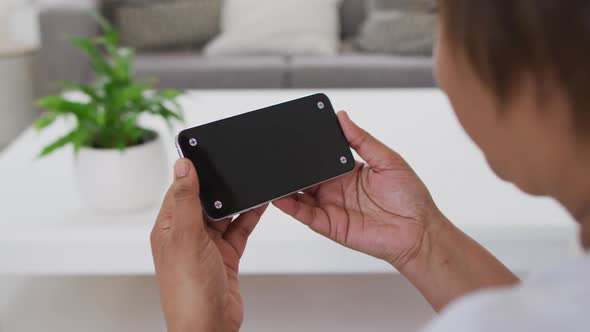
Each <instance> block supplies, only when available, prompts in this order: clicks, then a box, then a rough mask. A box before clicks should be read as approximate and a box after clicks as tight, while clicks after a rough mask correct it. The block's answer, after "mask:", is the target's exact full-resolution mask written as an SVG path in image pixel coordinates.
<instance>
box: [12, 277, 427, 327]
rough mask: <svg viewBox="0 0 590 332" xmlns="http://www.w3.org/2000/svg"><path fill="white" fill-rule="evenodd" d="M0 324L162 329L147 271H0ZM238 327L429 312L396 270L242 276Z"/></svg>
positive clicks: (324, 323)
mask: <svg viewBox="0 0 590 332" xmlns="http://www.w3.org/2000/svg"><path fill="white" fill-rule="evenodd" d="M0 285H1V286H0V290H1V292H0V294H2V297H1V299H0V305H1V307H0V309H1V312H0V321H1V324H2V325H1V326H2V329H1V331H46V332H53V331H55V332H58V331H59V332H68V331H90V332H93V331H97V332H98V331H101V332H103V331H113V332H116V331H145V332H151V331H154V332H155V331H164V330H165V328H164V322H163V318H162V315H161V312H160V308H159V304H158V293H157V288H156V285H155V280H154V278H153V277H26V278H25V277H3V278H0ZM242 287H243V295H244V299H245V305H246V321H245V323H244V326H243V328H242V331H243V332H254V331H257V332H266V331H268V332H270V331H282V332H295V331H339V332H352V331H370V332H381V331H388V332H392V331H416V330H418V329H419V327H420V326H422V325H423V324H424V322H426V321H428V320H429V319H430V318H431V317H433V315H434V314H433V312H432V310H431V309H430V307H429V306H428V305H427V303H425V301H424V300H423V299H422V298H421V296H420V295H419V294H418V292H417V291H416V290H414V289H413V287H411V285H410V284H408V283H407V281H406V280H405V279H403V278H402V277H401V276H399V275H393V274H392V275H361V276H355V275H348V276H254V277H253V276H249V277H244V278H243V279H242Z"/></svg>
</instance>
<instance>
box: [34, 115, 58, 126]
mask: <svg viewBox="0 0 590 332" xmlns="http://www.w3.org/2000/svg"><path fill="white" fill-rule="evenodd" d="M58 116H59V113H56V112H46V113H45V114H43V116H41V117H40V118H39V119H37V121H35V128H37V130H41V129H45V128H47V127H49V126H51V125H52V124H53V123H54V122H55V119H57V117H58Z"/></svg>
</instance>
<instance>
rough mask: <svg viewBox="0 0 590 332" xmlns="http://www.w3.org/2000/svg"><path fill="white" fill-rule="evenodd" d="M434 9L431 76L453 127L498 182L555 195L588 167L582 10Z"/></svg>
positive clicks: (468, 1) (586, 4) (480, 1)
mask: <svg viewBox="0 0 590 332" xmlns="http://www.w3.org/2000/svg"><path fill="white" fill-rule="evenodd" d="M438 10H439V13H440V22H441V24H440V27H441V28H440V36H439V45H438V47H437V52H436V53H437V69H436V75H437V78H438V80H439V84H440V86H441V88H442V89H443V90H444V91H445V92H446V93H447V95H448V96H449V99H450V101H451V103H452V104H453V107H454V109H455V112H456V113H457V116H458V118H459V120H460V122H461V124H462V125H463V126H464V127H465V129H466V131H467V132H468V134H469V135H470V136H471V137H472V138H473V139H474V141H475V142H476V143H477V144H478V145H479V146H480V148H481V149H482V150H483V152H484V154H485V156H486V158H487V159H488V162H489V163H490V165H491V166H492V168H493V169H494V170H495V172H496V173H497V174H498V175H499V176H500V177H502V178H503V179H506V180H508V181H510V182H513V183H515V184H516V185H518V186H519V187H520V188H521V189H523V190H525V191H527V192H529V193H532V194H539V195H547V194H550V195H555V190H557V189H555V188H556V187H558V186H559V181H563V180H564V176H565V177H567V176H568V174H564V173H567V172H570V171H572V169H571V167H575V166H574V165H583V164H584V163H586V162H588V159H590V156H589V155H588V153H586V152H588V151H590V150H588V149H589V148H588V147H589V146H590V144H589V142H590V135H589V134H587V133H590V1H588V0H570V1H563V0H518V1H515V0H438ZM585 158H586V159H585ZM586 166H588V165H586Z"/></svg>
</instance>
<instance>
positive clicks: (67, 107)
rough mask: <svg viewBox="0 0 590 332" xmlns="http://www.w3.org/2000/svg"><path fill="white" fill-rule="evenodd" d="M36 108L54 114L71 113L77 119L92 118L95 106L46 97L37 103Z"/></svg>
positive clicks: (58, 97) (61, 98)
mask: <svg viewBox="0 0 590 332" xmlns="http://www.w3.org/2000/svg"><path fill="white" fill-rule="evenodd" d="M37 106H39V107H42V108H45V109H47V110H50V111H54V112H56V113H62V114H63V113H71V114H74V115H76V117H78V118H79V119H88V118H92V115H93V113H94V112H95V110H96V106H95V105H94V104H92V103H89V104H85V103H78V102H73V101H69V100H67V99H65V98H63V97H61V96H48V97H44V98H41V99H40V100H39V101H37Z"/></svg>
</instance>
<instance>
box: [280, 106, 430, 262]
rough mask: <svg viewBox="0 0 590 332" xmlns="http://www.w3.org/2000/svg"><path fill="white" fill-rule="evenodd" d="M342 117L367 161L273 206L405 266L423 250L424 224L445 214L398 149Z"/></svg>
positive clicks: (341, 240) (348, 136)
mask: <svg viewBox="0 0 590 332" xmlns="http://www.w3.org/2000/svg"><path fill="white" fill-rule="evenodd" d="M338 119H339V120H340V124H341V125H342V129H343V130H344V134H345V136H346V139H347V140H348V142H349V144H350V145H351V147H352V148H353V149H355V150H356V151H357V152H358V154H359V155H360V156H361V158H363V159H364V160H365V162H366V164H363V163H357V165H356V167H355V169H354V171H353V172H352V173H350V174H347V175H345V176H342V177H340V178H338V179H336V180H333V181H330V182H327V183H324V184H321V185H318V186H316V187H314V188H312V189H310V190H306V191H305V192H304V193H303V194H296V195H293V196H289V197H287V198H283V199H280V200H277V201H276V202H274V203H273V204H274V205H275V206H276V207H277V208H279V209H280V210H282V211H283V212H285V213H287V214H289V215H291V216H293V217H294V218H295V219H297V220H299V221H301V222H302V223H304V224H306V225H308V226H309V227H310V228H311V229H313V230H314V231H316V232H318V233H319V234H321V235H324V236H326V237H328V238H330V239H332V240H334V241H337V242H338V243H340V244H342V245H345V246H347V247H349V248H352V249H355V250H358V251H361V252H364V253H367V254H369V255H372V256H374V257H377V258H381V259H384V260H386V261H388V262H389V263H391V264H393V265H394V266H395V267H396V268H398V269H401V268H403V267H404V266H405V265H406V264H407V263H408V262H410V261H411V260H412V259H413V258H414V257H415V256H416V255H417V254H418V253H419V251H420V250H421V247H422V244H423V242H425V241H424V237H425V236H426V231H425V230H426V228H427V227H428V226H429V225H430V224H431V223H432V222H434V220H438V218H439V217H441V216H442V215H441V213H440V212H439V210H438V208H437V207H436V205H435V204H434V202H433V200H432V197H431V196H430V193H429V192H428V190H427V189H426V187H425V186H424V184H423V183H422V181H421V180H420V179H419V178H418V176H417V175H416V173H414V171H413V170H412V169H411V168H410V166H408V164H407V163H406V162H405V161H404V160H403V159H402V158H401V157H400V156H399V155H398V154H397V153H396V152H394V151H392V150H391V149H389V148H388V147H387V146H385V145H384V144H383V143H381V142H379V141H378V140H377V139H375V138H374V137H373V136H371V135H370V134H368V133H367V132H366V131H364V130H363V129H361V128H359V127H358V126H357V125H356V124H355V123H353V122H352V121H351V120H350V118H349V117H348V115H347V114H346V113H345V112H340V113H338Z"/></svg>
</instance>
